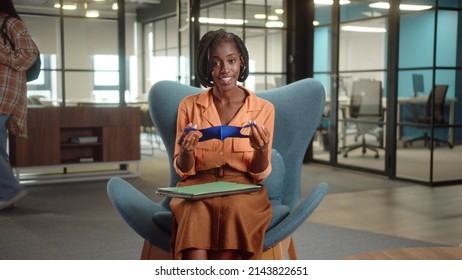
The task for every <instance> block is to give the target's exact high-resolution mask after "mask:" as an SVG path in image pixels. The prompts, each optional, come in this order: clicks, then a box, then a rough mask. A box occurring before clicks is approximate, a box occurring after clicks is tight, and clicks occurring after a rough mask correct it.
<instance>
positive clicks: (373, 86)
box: [342, 79, 383, 158]
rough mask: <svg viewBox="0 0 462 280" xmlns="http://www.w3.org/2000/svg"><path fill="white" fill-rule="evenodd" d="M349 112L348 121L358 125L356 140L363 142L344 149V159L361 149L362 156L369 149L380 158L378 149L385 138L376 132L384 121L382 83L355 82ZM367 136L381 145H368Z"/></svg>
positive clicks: (372, 81) (371, 81)
mask: <svg viewBox="0 0 462 280" xmlns="http://www.w3.org/2000/svg"><path fill="white" fill-rule="evenodd" d="M349 111H350V118H349V119H348V120H347V121H348V122H352V123H354V124H355V125H356V129H357V131H356V133H357V134H356V136H355V140H357V138H358V137H360V138H361V142H360V143H358V144H353V145H348V146H345V147H342V152H343V157H345V158H346V157H348V153H349V152H351V151H353V150H356V149H361V150H362V154H365V153H366V150H367V149H369V150H371V151H373V152H374V153H375V155H374V157H375V158H379V151H378V149H379V148H381V146H382V141H383V136H382V135H381V134H380V133H379V132H375V131H374V130H376V131H377V130H378V128H379V123H380V122H381V121H382V120H383V112H382V83H381V82H380V81H375V80H366V79H361V80H358V81H355V82H354V83H353V89H352V96H351V100H350V108H349ZM367 134H372V135H373V136H374V137H376V138H377V140H378V142H379V143H380V144H379V145H373V144H371V143H368V142H367V141H366V135H367ZM344 137H346V136H344Z"/></svg>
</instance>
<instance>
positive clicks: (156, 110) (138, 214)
mask: <svg viewBox="0 0 462 280" xmlns="http://www.w3.org/2000/svg"><path fill="white" fill-rule="evenodd" d="M201 91H203V89H200V88H196V87H192V86H187V85H183V84H180V83H177V82H173V81H161V82H158V83H156V84H155V85H154V86H153V87H152V88H151V91H150V93H149V105H150V112H151V116H152V119H153V121H154V124H155V126H156V128H157V130H158V133H159V135H160V137H161V138H162V140H163V142H164V144H165V148H166V151H167V154H168V159H169V164H170V186H175V185H176V183H177V182H178V181H179V180H180V177H179V176H178V175H177V174H176V173H175V171H174V169H173V153H174V145H175V143H176V118H177V110H178V104H179V102H180V101H181V100H182V99H183V98H184V97H185V96H187V95H190V94H194V93H199V92H201ZM256 94H257V95H258V96H260V97H262V98H264V99H267V100H269V101H270V102H271V103H273V105H274V107H275V110H276V114H275V128H274V129H275V131H274V135H273V152H272V158H271V163H272V166H273V168H272V172H271V174H270V176H269V177H268V178H266V179H265V180H264V181H263V182H262V183H263V184H264V185H265V186H266V188H267V192H268V196H269V199H270V201H271V204H272V206H273V207H272V208H273V215H272V219H271V222H270V224H269V226H268V229H267V231H266V234H265V238H264V252H263V256H262V258H263V259H284V256H285V254H286V252H288V255H289V257H290V258H291V259H296V258H297V256H296V252H295V245H294V242H293V239H292V237H291V235H292V233H293V232H294V231H295V230H296V229H297V228H298V227H299V226H300V225H301V224H302V223H303V222H304V221H305V220H306V219H307V218H308V216H309V215H310V214H311V213H312V212H313V211H314V210H315V208H316V207H317V206H318V204H319V203H320V202H321V200H322V199H323V198H324V196H325V195H326V193H327V190H328V185H327V184H326V183H320V184H319V185H317V186H315V187H314V188H313V189H312V190H311V191H310V193H309V194H308V195H307V196H306V197H304V198H301V192H300V178H301V174H300V172H301V166H302V164H303V158H304V155H305V152H306V150H307V147H308V145H309V143H310V141H311V138H312V137H313V134H314V132H315V131H316V128H317V125H318V124H319V121H320V119H321V114H322V111H323V109H324V102H325V93H324V88H323V86H322V84H321V83H320V82H318V81H317V80H314V79H304V80H300V81H297V82H294V83H292V84H289V85H285V86H283V87H280V88H276V89H271V90H266V91H262V92H258V93H256ZM107 190H108V195H109V198H110V199H111V201H112V203H113V205H114V206H115V208H116V209H117V210H118V211H119V213H120V214H121V216H122V217H123V218H124V220H125V221H126V222H127V223H128V224H129V225H130V226H131V228H132V229H133V230H134V231H135V232H137V233H138V234H139V235H140V236H141V237H142V238H143V239H144V240H145V242H144V246H143V249H142V253H141V259H170V258H171V256H170V234H171V230H172V229H171V227H172V219H173V217H172V213H171V211H170V209H169V202H170V199H169V198H164V199H163V200H162V201H161V202H160V203H154V202H153V201H152V200H150V199H149V198H147V197H146V196H144V195H143V194H142V193H140V192H139V191H138V190H136V189H135V188H134V187H133V186H131V185H130V184H129V183H128V182H126V181H124V180H123V179H121V178H117V177H115V178H111V179H110V180H109V182H108V185H107Z"/></svg>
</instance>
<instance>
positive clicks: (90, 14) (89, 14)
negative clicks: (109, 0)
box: [85, 10, 99, 18]
mask: <svg viewBox="0 0 462 280" xmlns="http://www.w3.org/2000/svg"><path fill="white" fill-rule="evenodd" d="M85 16H86V17H89V18H97V17H99V12H98V11H97V10H88V11H87V12H86V13H85Z"/></svg>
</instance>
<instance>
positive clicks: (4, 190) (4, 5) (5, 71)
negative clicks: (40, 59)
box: [0, 0, 39, 210]
mask: <svg viewBox="0 0 462 280" xmlns="http://www.w3.org/2000/svg"><path fill="white" fill-rule="evenodd" d="M4 22H5V24H4V27H5V29H4V30H2V36H1V37H0V210H2V209H6V208H11V207H12V206H14V204H15V203H16V202H17V201H18V200H19V199H21V198H22V197H24V196H25V195H26V192H25V191H24V190H23V189H22V187H21V186H20V185H19V183H18V182H17V180H16V178H15V177H14V175H13V173H12V171H11V167H10V162H9V158H8V154H7V152H6V137H7V129H8V130H9V131H10V133H14V134H16V135H18V136H22V137H26V136H27V126H26V121H27V116H26V114H27V87H26V72H25V71H26V70H27V69H29V68H30V66H32V65H33V64H34V62H35V60H36V58H37V56H38V53H39V52H38V49H37V46H36V45H35V43H34V41H33V40H32V38H31V37H30V36H29V34H28V33H27V29H26V26H25V25H24V23H23V22H22V20H21V18H20V17H19V15H18V13H17V12H16V10H15V8H14V6H13V2H12V0H2V1H0V25H2V24H3V23H4ZM6 37H8V39H7V38H6ZM9 40H10V41H11V42H10V41H9ZM12 44H13V45H14V48H13V47H12Z"/></svg>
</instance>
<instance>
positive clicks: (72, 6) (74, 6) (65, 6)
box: [63, 3, 77, 10]
mask: <svg viewBox="0 0 462 280" xmlns="http://www.w3.org/2000/svg"><path fill="white" fill-rule="evenodd" d="M76 9H77V4H75V3H64V4H63V10H76Z"/></svg>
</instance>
